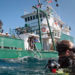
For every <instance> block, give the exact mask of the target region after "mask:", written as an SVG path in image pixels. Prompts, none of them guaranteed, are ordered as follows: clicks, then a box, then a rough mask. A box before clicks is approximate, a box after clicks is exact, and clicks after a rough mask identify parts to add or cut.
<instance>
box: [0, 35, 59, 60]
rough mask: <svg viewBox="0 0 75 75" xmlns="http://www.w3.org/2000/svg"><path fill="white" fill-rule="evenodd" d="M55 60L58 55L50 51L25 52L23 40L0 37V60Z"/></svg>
mask: <svg viewBox="0 0 75 75" xmlns="http://www.w3.org/2000/svg"><path fill="white" fill-rule="evenodd" d="M22 57H34V58H35V57H36V58H42V59H43V58H46V59H47V58H52V57H53V58H57V57H58V53H57V52H52V51H44V50H42V51H37V50H33V51H32V50H25V47H24V40H21V39H16V38H10V37H3V36H0V58H2V59H3V58H22Z"/></svg>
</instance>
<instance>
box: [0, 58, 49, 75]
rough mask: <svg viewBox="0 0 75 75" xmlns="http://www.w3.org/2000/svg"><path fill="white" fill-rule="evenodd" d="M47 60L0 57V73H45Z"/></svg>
mask: <svg viewBox="0 0 75 75" xmlns="http://www.w3.org/2000/svg"><path fill="white" fill-rule="evenodd" d="M47 62H48V60H39V59H36V58H23V59H15V60H14V59H12V60H11V59H7V60H3V59H0V75H47V74H46V68H45V66H46V64H47ZM48 75H49V74H48Z"/></svg>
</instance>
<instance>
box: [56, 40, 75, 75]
mask: <svg viewBox="0 0 75 75" xmlns="http://www.w3.org/2000/svg"><path fill="white" fill-rule="evenodd" d="M56 48H57V51H58V54H59V60H58V62H59V64H60V68H70V70H71V74H70V75H75V74H74V73H75V69H73V68H75V47H74V44H73V43H72V42H71V41H68V40H62V41H60V42H58V43H57V46H56Z"/></svg>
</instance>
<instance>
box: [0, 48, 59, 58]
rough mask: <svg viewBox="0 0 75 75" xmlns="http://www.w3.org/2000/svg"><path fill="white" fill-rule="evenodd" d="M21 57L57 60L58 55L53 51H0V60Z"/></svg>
mask: <svg viewBox="0 0 75 75" xmlns="http://www.w3.org/2000/svg"><path fill="white" fill-rule="evenodd" d="M22 57H34V58H42V59H47V58H58V53H57V52H54V51H32V50H23V51H19V50H3V49H0V58H1V59H2V58H22Z"/></svg>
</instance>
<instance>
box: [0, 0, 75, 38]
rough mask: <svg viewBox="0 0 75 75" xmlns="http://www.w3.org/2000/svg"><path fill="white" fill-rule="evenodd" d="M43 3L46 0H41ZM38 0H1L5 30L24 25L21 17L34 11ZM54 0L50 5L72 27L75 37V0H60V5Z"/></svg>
mask: <svg viewBox="0 0 75 75" xmlns="http://www.w3.org/2000/svg"><path fill="white" fill-rule="evenodd" d="M40 1H41V2H42V3H43V4H45V3H44V0H40ZM37 3H38V1H37V0H0V20H2V22H3V29H4V32H9V29H10V28H11V29H15V28H16V27H19V26H21V27H22V26H24V25H25V22H24V19H22V18H21V16H22V15H24V11H25V13H29V12H32V11H33V10H34V9H32V6H33V5H36V4H37ZM55 4H56V3H55V2H54V0H53V2H52V3H50V5H51V6H52V7H53V8H54V9H55V11H56V12H57V14H58V15H59V16H60V18H61V20H62V21H63V22H64V23H66V24H67V25H69V26H70V27H71V35H72V36H73V37H75V35H74V33H75V0H58V4H59V7H56V6H55Z"/></svg>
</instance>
